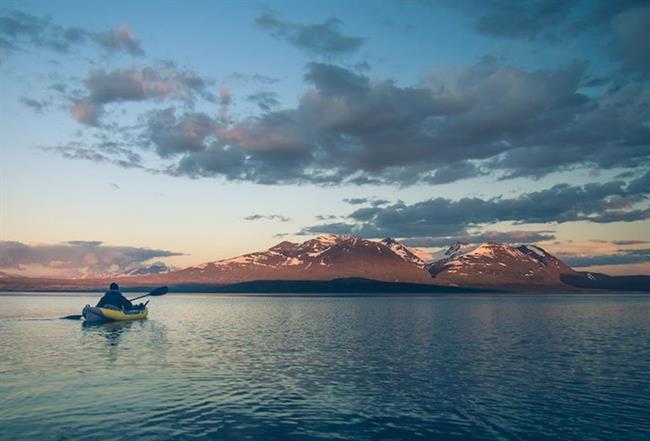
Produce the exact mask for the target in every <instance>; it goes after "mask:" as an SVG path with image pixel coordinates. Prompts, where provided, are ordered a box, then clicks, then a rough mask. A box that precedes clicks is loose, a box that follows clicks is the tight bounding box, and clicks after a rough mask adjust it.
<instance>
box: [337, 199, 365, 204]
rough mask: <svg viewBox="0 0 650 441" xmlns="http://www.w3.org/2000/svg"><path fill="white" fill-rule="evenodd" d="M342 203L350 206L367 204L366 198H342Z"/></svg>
mask: <svg viewBox="0 0 650 441" xmlns="http://www.w3.org/2000/svg"><path fill="white" fill-rule="evenodd" d="M343 202H345V203H346V204H350V205H361V204H366V203H368V198H344V199H343Z"/></svg>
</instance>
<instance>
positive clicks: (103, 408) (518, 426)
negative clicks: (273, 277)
mask: <svg viewBox="0 0 650 441" xmlns="http://www.w3.org/2000/svg"><path fill="white" fill-rule="evenodd" d="M96 301H97V297H96V296H95V297H93V296H89V295H86V296H83V295H82V296H80V295H75V296H34V295H30V296H29V297H26V296H22V297H17V296H0V439H7V440H21V439H34V440H43V439H48V440H57V439H60V440H68V439H69V440H73V439H75V440H76V439H102V440H111V439H114V440H124V439H131V438H132V439H136V438H137V439H139V440H146V439H152V440H153V439H172V438H173V439H188V440H189V439H198V440H201V439H220V440H240V439H261V440H284V439H288V440H331V439H355V440H379V439H382V440H384V439H385V440H389V439H392V440H401V439H423V440H431V439H443V440H493V439H494V440H537V439H539V440H542V439H558V440H561V439H563V440H588V439H594V440H598V439H600V440H614V439H615V440H642V439H650V296H634V295H593V296H592V295H580V296H575V295H574V296H562V295H548V296H543V295H539V296H538V295H536V296H501V297H499V296H477V295H472V296H443V297H429V298H423V297H420V298H418V297H379V298H325V297H321V298H286V297H276V298H273V297H224V296H209V295H167V296H165V297H160V298H154V299H153V300H152V301H151V304H150V314H149V319H148V320H146V321H142V322H134V323H127V324H113V325H110V324H109V325H101V326H90V327H89V326H84V325H83V324H82V323H81V322H79V321H68V320H57V319H54V318H55V317H60V316H63V315H67V314H75V313H76V314H78V313H79V311H80V310H81V308H82V307H83V305H85V304H86V303H93V304H94V303H95V302H96Z"/></svg>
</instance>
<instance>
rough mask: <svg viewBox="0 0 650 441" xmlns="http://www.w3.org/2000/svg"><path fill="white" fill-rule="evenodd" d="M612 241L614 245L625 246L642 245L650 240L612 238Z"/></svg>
mask: <svg viewBox="0 0 650 441" xmlns="http://www.w3.org/2000/svg"><path fill="white" fill-rule="evenodd" d="M612 243H613V244H614V245H621V246H627V245H643V244H646V243H650V240H634V239H630V240H613V241H612Z"/></svg>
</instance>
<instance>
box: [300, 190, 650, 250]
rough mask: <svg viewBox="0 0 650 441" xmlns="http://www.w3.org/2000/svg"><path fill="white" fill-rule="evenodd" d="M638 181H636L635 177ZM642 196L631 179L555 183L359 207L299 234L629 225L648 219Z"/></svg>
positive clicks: (416, 234) (373, 235) (370, 234)
mask: <svg viewBox="0 0 650 441" xmlns="http://www.w3.org/2000/svg"><path fill="white" fill-rule="evenodd" d="M639 179H641V178H639ZM647 199H648V198H647V193H646V192H643V193H637V186H636V185H635V181H632V182H631V183H629V184H625V183H624V182H623V181H611V182H606V183H591V184H586V185H583V186H578V185H569V184H559V185H555V186H553V187H551V188H548V189H545V190H540V191H535V192H530V193H523V194H521V195H519V196H517V197H514V198H510V199H506V198H503V197H497V198H492V199H480V198H469V197H466V198H462V199H458V200H452V199H447V198H442V197H438V198H433V199H428V200H425V201H422V202H417V203H414V204H411V205H407V204H405V203H403V202H397V203H394V204H392V205H388V206H385V207H363V208H359V209H357V210H355V211H353V212H352V213H350V214H349V215H348V216H347V219H346V222H333V223H326V224H321V225H314V226H310V227H306V228H304V229H303V230H302V231H301V234H319V233H334V234H356V235H359V236H363V237H370V238H377V237H387V236H389V237H411V238H412V237H426V236H434V237H451V236H464V235H466V234H467V233H466V230H467V229H468V228H472V227H477V226H481V225H486V224H492V223H496V222H513V223H515V224H524V223H528V224H530V223H564V222H573V221H586V222H593V223H610V222H631V221H636V220H645V219H650V209H648V208H646V206H647V202H646V201H647Z"/></svg>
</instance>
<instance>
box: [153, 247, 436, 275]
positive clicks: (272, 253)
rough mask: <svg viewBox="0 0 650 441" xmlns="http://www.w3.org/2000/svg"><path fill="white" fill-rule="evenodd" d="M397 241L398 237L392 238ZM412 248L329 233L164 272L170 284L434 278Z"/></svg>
mask: <svg viewBox="0 0 650 441" xmlns="http://www.w3.org/2000/svg"><path fill="white" fill-rule="evenodd" d="M393 242H394V241H393ZM423 263H424V262H422V261H421V260H420V259H419V258H418V257H417V256H416V255H415V254H413V253H412V252H411V251H410V250H409V249H408V248H406V247H403V246H402V245H400V244H398V243H397V242H395V243H392V242H391V243H389V244H388V245H386V244H385V243H384V242H375V241H370V240H365V239H361V238H358V237H355V236H337V235H325V236H319V237H316V238H315V239H310V240H307V241H305V242H302V243H293V242H287V241H285V242H281V243H279V244H277V245H275V246H273V247H271V248H269V249H268V250H265V251H259V252H254V253H249V254H244V255H242V256H238V257H233V258H230V259H223V260H217V261H215V262H209V263H205V264H202V265H199V266H197V267H190V268H186V269H184V270H181V271H175V272H172V273H169V274H166V275H163V276H160V277H161V278H162V279H160V280H162V281H165V282H166V283H210V284H222V283H234V282H242V281H250V280H332V279H337V278H348V277H362V278H366V279H374V280H381V281H390V282H414V283H431V281H432V279H431V276H430V275H429V273H428V272H427V270H426V269H425V268H424V265H423Z"/></svg>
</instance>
